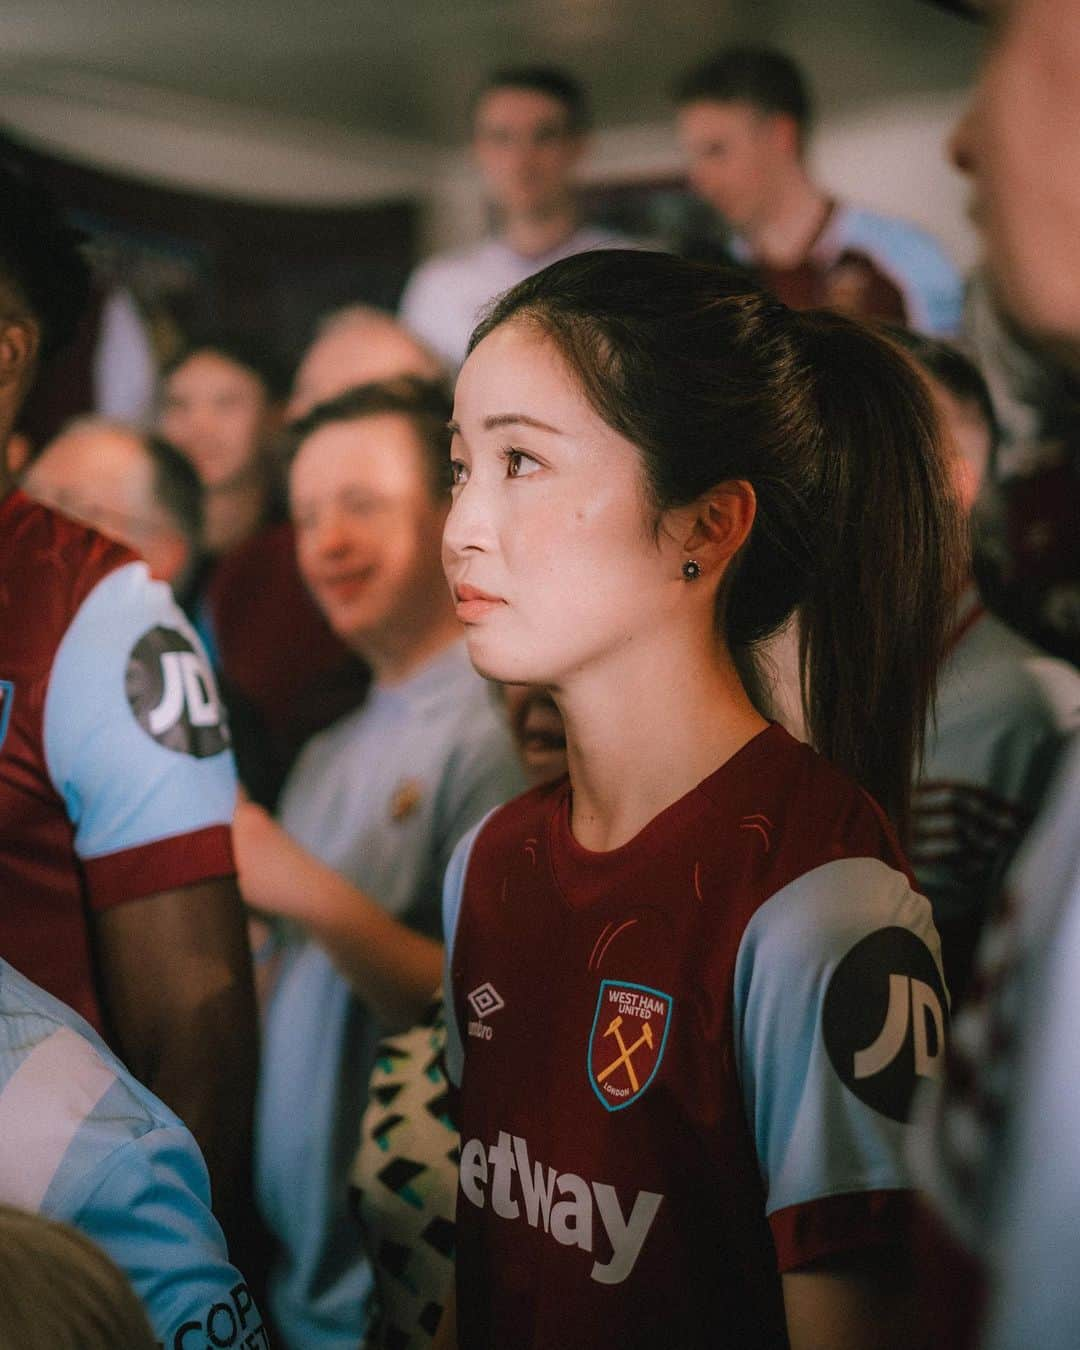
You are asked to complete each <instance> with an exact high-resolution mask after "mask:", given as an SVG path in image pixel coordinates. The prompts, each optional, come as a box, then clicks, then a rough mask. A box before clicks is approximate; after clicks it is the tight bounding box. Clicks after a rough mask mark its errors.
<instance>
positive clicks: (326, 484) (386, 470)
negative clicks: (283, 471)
mask: <svg viewBox="0 0 1080 1350" xmlns="http://www.w3.org/2000/svg"><path fill="white" fill-rule="evenodd" d="M424 454H425V452H424V449H423V446H422V444H421V442H420V440H419V437H418V435H417V432H416V431H415V430H414V428H413V425H412V423H411V422H410V421H409V419H408V418H407V417H403V416H401V415H399V414H394V413H387V414H380V415H378V416H373V417H363V418H359V419H357V420H355V421H352V422H332V423H330V424H328V425H327V426H324V427H320V428H319V430H318V431H315V432H314V433H313V434H312V435H311V436H309V437H308V438H307V440H305V441H304V442H303V444H302V445H301V447H300V450H299V452H298V453H297V455H296V458H295V459H294V460H293V463H292V468H291V470H290V474H289V501H290V507H291V512H292V518H293V524H294V526H295V528H296V553H297V559H298V562H299V565H300V572H301V575H302V576H303V578H304V580H305V582H306V583H307V585H308V588H309V589H310V590H311V593H312V595H313V596H314V597H315V599H316V601H317V602H318V604H319V606H320V608H321V609H322V611H323V613H324V614H325V615H326V617H327V620H328V621H329V623H330V626H331V627H332V628H333V630H334V632H335V633H337V634H338V636H339V637H340V638H342V639H343V640H344V641H345V642H347V643H348V644H349V645H350V646H351V647H353V649H354V650H357V651H360V652H362V653H366V652H368V651H370V650H373V649H377V648H378V647H380V646H381V645H385V644H386V643H387V642H389V641H392V640H393V637H394V634H395V632H402V633H405V632H408V631H409V630H410V628H411V627H423V626H424V622H425V621H426V619H427V617H428V616H430V615H431V614H432V613H433V612H434V611H435V609H436V608H440V609H441V607H442V606H443V605H444V604H445V591H444V589H443V587H444V582H443V580H442V576H441V571H440V567H439V540H440V537H441V534H442V526H443V521H444V520H445V518H446V504H445V502H444V501H435V500H434V499H433V498H432V495H431V490H430V487H429V485H428V483H429V480H428V473H427V468H426V463H425V458H424Z"/></svg>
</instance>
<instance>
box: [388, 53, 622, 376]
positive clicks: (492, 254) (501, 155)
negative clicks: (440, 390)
mask: <svg viewBox="0 0 1080 1350" xmlns="http://www.w3.org/2000/svg"><path fill="white" fill-rule="evenodd" d="M588 130H589V109H588V103H587V100H586V95H585V90H584V89H583V88H582V86H581V85H580V84H579V83H578V82H577V81H576V80H575V79H574V78H573V77H572V76H570V75H568V74H566V73H565V72H564V71H561V70H555V69H549V68H547V67H544V66H513V67H506V68H504V69H501V70H496V71H493V72H492V74H491V75H489V76H488V78H487V80H486V81H485V82H484V84H483V85H482V86H481V88H480V90H479V91H478V93H477V94H476V96H475V98H474V99H473V105H472V152H473V157H474V159H475V161H476V163H477V165H478V167H479V169H480V173H481V176H482V177H483V180H484V188H485V191H486V192H487V196H488V199H489V201H490V203H491V206H492V208H493V211H494V215H495V219H496V228H495V231H494V233H493V234H491V235H489V237H488V238H486V239H484V240H483V241H482V242H481V243H479V244H474V245H472V246H471V247H469V248H465V249H461V250H459V251H457V252H454V253H445V254H439V255H437V256H436V257H434V258H429V259H428V260H427V262H424V263H421V264H420V266H419V267H418V268H417V269H416V271H415V272H414V273H413V274H412V276H411V277H410V278H409V282H408V284H407V285H406V287H405V292H404V294H403V295H402V298H401V306H400V309H399V316H400V318H401V321H402V323H404V324H405V326H406V327H407V328H409V329H411V330H412V331H413V332H414V333H415V334H416V335H417V336H418V337H420V338H422V339H423V340H424V341H425V342H426V343H427V344H428V346H429V347H431V348H432V350H433V351H435V352H437V353H438V355H439V357H440V359H441V360H442V361H444V362H445V363H446V365H447V367H448V368H449V369H450V370H455V371H456V370H457V368H458V367H459V366H460V365H461V363H462V361H464V359H465V348H466V345H467V343H468V340H469V334H470V333H471V332H472V329H473V326H474V324H475V323H476V321H477V319H478V318H479V317H480V311H481V310H482V309H483V308H484V306H485V305H486V304H488V302H489V301H491V300H492V299H494V297H495V296H496V295H499V294H500V293H501V292H502V291H505V290H507V289H508V288H509V287H511V286H513V285H515V284H516V283H517V282H519V281H522V280H523V279H524V278H525V277H527V276H529V275H530V274H531V273H533V272H538V271H539V270H540V269H541V268H542V267H546V266H547V265H548V263H551V262H554V261H555V260H556V259H557V258H566V257H569V255H570V254H572V253H581V252H583V251H584V250H586V249H594V248H617V247H620V246H621V247H626V246H627V245H628V244H629V242H630V241H629V240H627V239H625V238H622V237H621V236H619V235H616V234H615V233H614V232H612V231H610V230H602V229H596V228H593V227H591V226H589V225H587V224H583V223H582V220H581V216H580V212H579V209H578V204H577V200H576V196H575V190H574V175H575V172H576V170H577V167H578V164H579V163H580V161H581V158H582V155H583V154H584V153H585V150H586V148H587V145H588Z"/></svg>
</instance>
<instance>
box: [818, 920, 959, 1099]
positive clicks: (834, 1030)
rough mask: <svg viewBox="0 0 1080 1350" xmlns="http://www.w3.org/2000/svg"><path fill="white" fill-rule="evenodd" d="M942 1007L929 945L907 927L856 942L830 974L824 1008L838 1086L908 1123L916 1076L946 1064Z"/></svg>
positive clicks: (935, 1071) (937, 1070)
mask: <svg viewBox="0 0 1080 1350" xmlns="http://www.w3.org/2000/svg"><path fill="white" fill-rule="evenodd" d="M947 1019H948V1004H947V1002H946V998H945V988H944V985H943V984H942V980H941V976H940V975H939V974H938V968H937V966H936V965H935V963H934V958H933V957H932V956H931V955H930V949H929V947H927V945H926V943H925V942H923V941H922V939H921V938H918V937H916V936H915V934H914V933H912V932H911V931H910V930H909V929H907V928H898V927H897V928H882V929H879V930H878V932H876V933H871V934H870V936H869V937H865V938H863V939H862V941H861V942H857V943H856V944H855V946H854V947H852V949H851V950H850V951H849V952H848V954H847V955H846V956H845V957H844V959H843V960H842V961H841V962H840V964H839V965H838V966H837V968H836V970H835V971H834V972H833V977H832V979H831V980H830V981H829V988H828V990H827V991H826V994H825V1002H824V1006H823V1008H822V1030H823V1033H824V1036H825V1047H826V1049H827V1050H828V1052H829V1058H830V1060H831V1061H832V1065H833V1068H834V1069H835V1070H836V1072H837V1074H838V1075H839V1076H840V1079H841V1081H842V1082H843V1084H844V1086H845V1087H846V1088H848V1089H849V1090H850V1091H851V1092H853V1093H854V1094H855V1096H856V1097H858V1098H859V1099H860V1101H864V1102H865V1103H866V1104H867V1106H871V1107H873V1109H874V1110H875V1111H880V1112H881V1113H882V1114H883V1115H886V1116H890V1117H891V1118H892V1119H893V1120H899V1121H906V1120H907V1118H908V1113H909V1111H910V1109H911V1099H912V1097H913V1096H914V1094H915V1088H916V1085H917V1083H918V1081H919V1079H920V1078H939V1077H940V1076H941V1074H942V1072H943V1070H944V1064H945V1036H946V1024H947Z"/></svg>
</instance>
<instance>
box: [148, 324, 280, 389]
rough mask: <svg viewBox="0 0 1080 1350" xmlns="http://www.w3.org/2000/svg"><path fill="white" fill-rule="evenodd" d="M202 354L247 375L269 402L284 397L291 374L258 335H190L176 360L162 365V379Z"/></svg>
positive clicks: (209, 332) (225, 332)
mask: <svg viewBox="0 0 1080 1350" xmlns="http://www.w3.org/2000/svg"><path fill="white" fill-rule="evenodd" d="M203 352H212V353H213V354H214V355H215V356H222V357H224V358H225V360H226V361H231V362H232V363H233V365H235V366H242V367H243V368H244V369H245V370H247V371H249V372H250V373H251V374H252V375H254V376H255V378H256V379H257V380H258V381H259V383H260V384H261V385H262V386H263V388H264V389H265V390H266V394H267V397H268V398H269V399H270V400H271V401H272V402H275V403H276V402H279V401H280V400H282V399H284V398H286V397H287V396H288V393H289V383H290V378H291V372H290V371H289V368H288V366H287V365H286V363H285V362H284V361H283V360H282V358H281V355H280V353H279V352H278V351H277V350H276V348H274V347H273V346H272V345H271V344H270V343H268V342H266V341H265V339H263V338H262V337H260V336H258V334H255V333H248V332H241V331H233V330H230V329H212V330H207V331H205V332H202V333H193V334H192V335H191V336H190V337H189V338H188V339H187V341H186V342H185V343H184V345H183V347H182V348H181V350H180V351H179V352H178V353H177V354H176V356H174V357H173V358H172V360H171V361H169V362H168V363H167V364H166V366H165V368H164V370H163V371H162V378H163V379H168V378H169V376H170V375H172V374H174V373H175V372H176V371H178V370H179V369H180V367H181V366H182V365H184V364H185V362H187V361H190V360H191V358H192V357H193V356H199V355H201V354H202V353H203Z"/></svg>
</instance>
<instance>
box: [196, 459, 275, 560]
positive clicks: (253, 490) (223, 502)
mask: <svg viewBox="0 0 1080 1350" xmlns="http://www.w3.org/2000/svg"><path fill="white" fill-rule="evenodd" d="M268 498H269V492H268V490H267V487H266V484H265V482H264V481H263V479H262V477H261V475H260V476H255V475H251V476H247V477H244V478H243V479H240V480H238V481H236V482H233V483H229V484H228V485H227V486H224V487H221V488H211V489H208V490H207V491H206V492H205V494H204V496H203V543H204V546H205V548H206V551H207V552H208V553H212V554H221V553H228V552H229V550H230V549H233V548H236V547H237V545H238V544H242V543H243V542H244V540H245V539H250V537H251V536H252V535H253V534H254V533H255V531H256V530H257V529H258V528H259V526H260V525H262V523H263V521H264V519H265V517H266V508H267V502H268Z"/></svg>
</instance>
